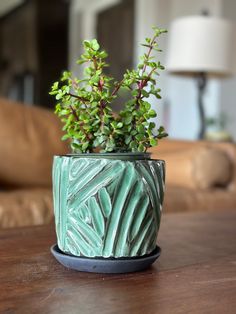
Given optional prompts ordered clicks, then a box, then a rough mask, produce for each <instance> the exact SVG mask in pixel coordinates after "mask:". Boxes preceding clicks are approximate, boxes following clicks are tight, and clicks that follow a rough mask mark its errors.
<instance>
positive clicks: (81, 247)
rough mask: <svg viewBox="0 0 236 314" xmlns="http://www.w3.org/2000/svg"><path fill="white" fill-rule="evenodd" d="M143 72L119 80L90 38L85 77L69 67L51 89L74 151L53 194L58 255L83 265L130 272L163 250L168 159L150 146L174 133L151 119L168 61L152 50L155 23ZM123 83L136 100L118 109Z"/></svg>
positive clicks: (60, 163) (58, 172)
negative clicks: (152, 151)
mask: <svg viewBox="0 0 236 314" xmlns="http://www.w3.org/2000/svg"><path fill="white" fill-rule="evenodd" d="M153 29H154V35H153V38H146V40H145V43H144V44H143V46H145V48H146V49H147V51H146V52H145V53H144V55H143V56H142V57H141V59H140V60H141V61H140V63H139V64H138V67H137V69H136V70H127V71H126V73H125V74H124V76H123V79H122V80H121V81H120V82H115V81H114V79H112V78H111V77H109V76H107V75H106V74H105V73H104V68H105V67H106V66H107V64H106V61H105V59H106V57H107V53H106V52H105V51H104V50H101V49H100V45H99V43H98V42H97V40H96V39H93V40H91V41H88V40H85V41H84V50H85V51H84V54H82V56H81V58H80V59H79V60H78V64H85V65H86V67H85V71H84V73H85V75H84V78H83V79H78V78H76V77H73V75H72V74H71V73H70V72H64V73H63V75H62V77H61V79H60V81H59V82H55V83H54V84H53V86H52V89H51V92H50V94H51V95H53V96H55V98H56V101H57V105H56V110H55V112H56V114H57V115H58V116H59V117H60V118H61V120H62V122H63V124H64V126H63V130H64V131H65V135H64V136H63V138H62V139H63V140H68V139H69V140H70V145H71V149H72V154H69V155H64V156H55V157H54V163H53V195H54V211H55V224H56V233H57V241H58V242H57V243H58V246H56V245H55V246H53V247H52V253H53V254H54V256H55V257H56V258H57V259H58V260H59V261H60V262H61V263H62V264H64V265H65V266H67V267H70V268H74V269H77V270H81V271H93V272H111V273H116V272H129V271H137V270H141V269H144V268H146V267H148V266H149V265H150V264H151V263H153V261H154V260H155V259H156V258H157V257H158V256H159V254H160V250H159V248H158V247H157V246H156V239H157V233H158V229H159V226H160V219H161V210H162V202H163V196H164V173H165V165H164V161H162V160H152V159H150V154H148V153H147V149H148V148H149V147H151V146H155V145H157V143H158V140H160V139H162V138H163V137H165V136H167V134H166V133H165V130H164V128H163V127H162V126H161V127H159V128H158V129H157V128H156V125H155V123H154V122H153V121H150V119H151V118H154V117H156V112H155V110H153V109H152V108H151V104H150V103H149V102H148V98H149V97H150V96H151V95H154V96H155V97H156V98H161V96H160V89H159V88H157V86H156V80H157V77H158V75H159V73H158V72H159V70H163V69H164V67H163V66H162V65H161V63H160V62H159V61H158V62H156V61H155V59H154V56H153V51H160V50H159V48H158V43H157V38H158V37H159V36H160V35H161V34H162V33H165V32H166V30H164V29H159V28H156V27H154V28H153ZM121 88H124V89H127V90H128V91H129V92H130V100H129V101H128V102H126V103H125V104H124V108H123V110H122V111H120V112H119V113H117V114H114V113H113V112H112V108H111V104H112V102H113V100H114V99H115V98H116V97H117V95H118V92H119V90H120V89H121Z"/></svg>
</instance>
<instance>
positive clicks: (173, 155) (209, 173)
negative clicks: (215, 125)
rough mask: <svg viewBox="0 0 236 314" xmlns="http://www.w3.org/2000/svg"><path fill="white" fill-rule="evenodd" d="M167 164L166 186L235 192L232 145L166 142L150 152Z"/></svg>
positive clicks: (234, 165) (234, 163)
mask: <svg viewBox="0 0 236 314" xmlns="http://www.w3.org/2000/svg"><path fill="white" fill-rule="evenodd" d="M149 151H150V152H151V153H152V158H155V159H164V160H165V161H166V163H167V176H166V178H167V179H166V182H167V184H170V185H175V186H182V187H187V188H193V189H195V188H200V189H207V188H210V187H213V186H215V185H219V186H222V187H226V186H227V187H228V188H230V189H234V188H235V185H236V184H235V183H236V180H235V168H236V149H235V145H234V144H232V143H212V142H207V141H196V142H190V141H173V140H165V141H163V142H162V143H161V144H160V145H159V146H157V147H153V148H151V149H150V150H149Z"/></svg>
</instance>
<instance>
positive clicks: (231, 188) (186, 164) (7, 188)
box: [0, 99, 236, 228]
mask: <svg viewBox="0 0 236 314" xmlns="http://www.w3.org/2000/svg"><path fill="white" fill-rule="evenodd" d="M60 138H61V124H60V122H59V120H58V118H57V117H56V116H55V115H54V114H53V113H52V112H51V111H49V110H45V109H41V108H37V107H28V106H24V105H21V104H17V103H13V102H10V101H7V100H5V99H0V227H2V228H4V227H15V226H26V225H37V224H44V223H49V222H50V221H52V220H53V206H52V194H51V166H52V157H53V155H56V154H64V153H67V152H68V145H67V144H66V143H65V142H62V141H61V140H60ZM150 151H151V152H152V157H153V158H159V159H164V160H166V162H167V176H166V182H167V188H166V196H165V204H164V210H165V211H166V212H171V211H176V212H178V211H190V210H191V211H197V210H214V209H217V208H220V209H222V210H224V209H226V208H234V207H236V193H235V189H236V175H235V171H236V148H235V145H234V144H229V143H222V144H217V143H215V144H214V143H208V142H187V141H172V140H163V141H160V144H159V146H158V147H154V148H152V149H151V150H150Z"/></svg>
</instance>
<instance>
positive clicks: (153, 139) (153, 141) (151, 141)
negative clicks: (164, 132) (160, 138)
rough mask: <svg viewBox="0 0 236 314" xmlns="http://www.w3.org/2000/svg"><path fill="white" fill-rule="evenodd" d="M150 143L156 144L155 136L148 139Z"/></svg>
mask: <svg viewBox="0 0 236 314" xmlns="http://www.w3.org/2000/svg"><path fill="white" fill-rule="evenodd" d="M150 144H151V146H156V145H157V140H156V139H155V138H151V139H150Z"/></svg>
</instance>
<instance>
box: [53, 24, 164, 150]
mask: <svg viewBox="0 0 236 314" xmlns="http://www.w3.org/2000/svg"><path fill="white" fill-rule="evenodd" d="M153 30H154V35H153V37H152V38H146V39H145V43H143V44H142V45H143V46H144V47H145V48H146V52H145V53H144V54H143V55H142V56H141V58H140V63H139V64H138V66H137V69H134V70H127V71H126V73H125V74H124V76H123V79H122V80H121V81H119V82H117V81H115V80H114V79H113V78H112V77H110V76H108V75H106V74H105V72H104V68H105V67H107V66H108V64H107V63H106V58H107V53H106V52H105V51H104V50H102V49H101V48H100V45H99V43H98V42H97V40H96V39H93V40H90V41H89V40H85V41H84V42H83V46H84V53H83V54H82V55H81V57H80V59H79V60H78V61H77V63H78V64H80V65H81V64H85V65H84V67H85V70H84V77H83V78H82V79H78V78H77V77H74V76H73V75H72V73H71V72H68V71H65V72H64V73H63V74H62V77H61V78H60V81H58V82H55V83H54V84H53V86H52V88H51V92H50V94H51V95H53V96H54V97H55V99H56V101H57V104H56V109H55V113H56V114H57V115H58V116H59V117H60V118H61V120H62V122H63V124H64V126H63V131H64V132H65V135H64V136H63V137H62V140H67V139H70V143H71V148H72V151H73V152H74V153H90V152H94V151H96V152H145V151H146V150H147V149H148V148H149V147H151V146H155V145H157V143H158V140H159V139H162V138H163V137H166V136H167V133H166V132H165V129H164V127H162V126H160V127H159V128H157V127H156V124H155V123H154V122H153V121H152V118H155V117H156V115H157V113H156V111H155V110H153V109H152V107H151V104H150V102H149V101H148V98H149V97H150V96H151V95H153V96H155V97H156V98H158V99H159V98H161V96H160V91H161V90H160V89H159V88H158V87H157V78H158V76H159V71H161V70H164V66H163V65H162V64H161V62H159V61H158V62H156V61H155V58H154V56H153V52H154V51H161V50H160V49H159V47H158V43H157V38H158V37H159V36H160V35H161V34H163V33H165V32H166V30H165V29H160V28H156V27H153ZM120 89H126V90H128V91H129V95H130V98H129V100H128V101H127V102H126V103H125V104H124V107H123V110H121V111H120V112H119V113H113V111H112V107H111V106H112V102H113V100H114V99H115V98H116V97H118V96H119V93H118V92H119V90H120Z"/></svg>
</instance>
